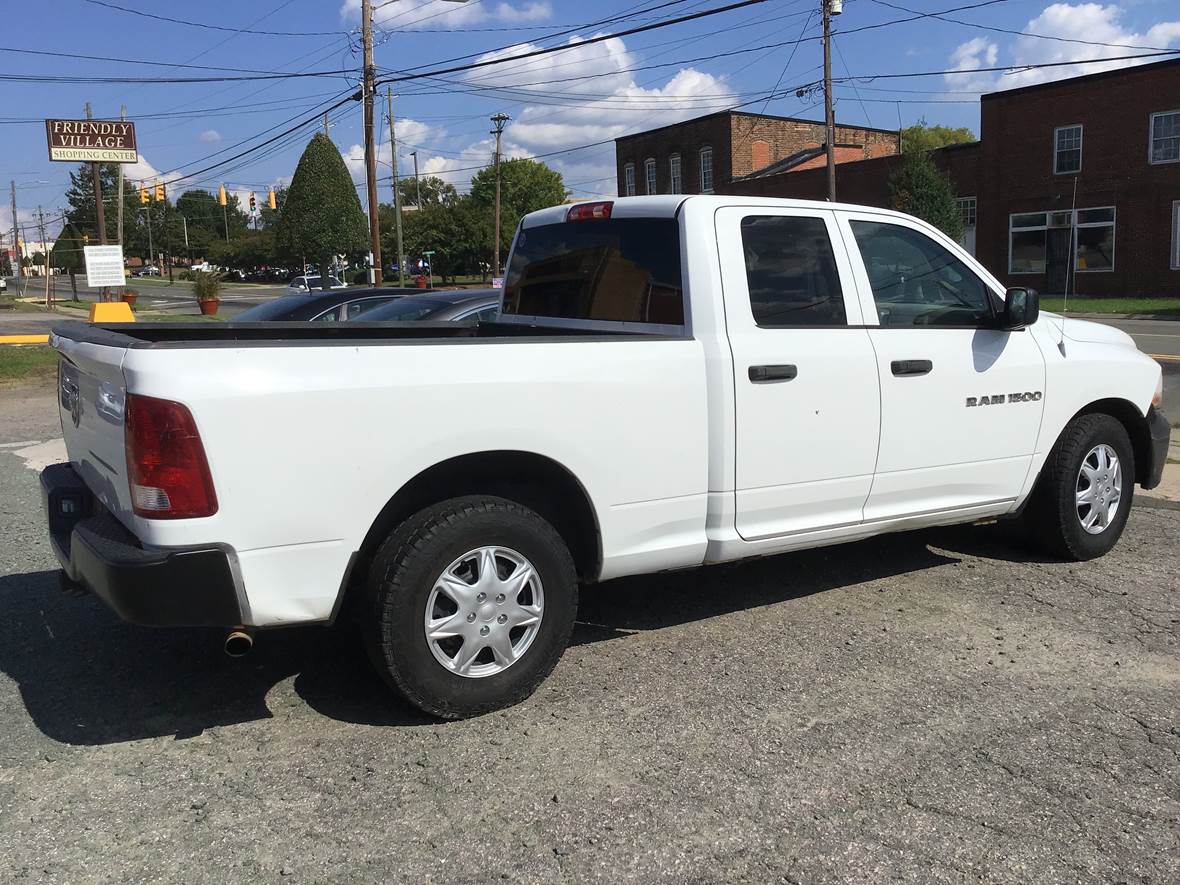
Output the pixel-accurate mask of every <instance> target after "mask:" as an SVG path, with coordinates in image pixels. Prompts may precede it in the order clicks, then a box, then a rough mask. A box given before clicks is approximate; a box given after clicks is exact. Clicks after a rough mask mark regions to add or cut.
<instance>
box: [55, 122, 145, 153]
mask: <svg viewBox="0 0 1180 885" xmlns="http://www.w3.org/2000/svg"><path fill="white" fill-rule="evenodd" d="M45 134H46V136H47V137H48V139H49V159H51V160H61V161H64V162H71V163H79V162H82V163H135V162H138V160H139V152H138V150H137V149H136V146H135V124H134V123H128V122H125V121H123V120H46V121H45Z"/></svg>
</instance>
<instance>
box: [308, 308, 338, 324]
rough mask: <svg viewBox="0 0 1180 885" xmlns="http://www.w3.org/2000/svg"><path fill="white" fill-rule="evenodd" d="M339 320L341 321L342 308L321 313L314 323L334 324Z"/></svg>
mask: <svg viewBox="0 0 1180 885" xmlns="http://www.w3.org/2000/svg"><path fill="white" fill-rule="evenodd" d="M338 319H340V308H339V307H333V308H332V309H331V310H329V311H326V312H324V313H321V314H320V315H319V316H318V317H316V318H315V320H313V322H317V323H334V322H336V321H337V320H338Z"/></svg>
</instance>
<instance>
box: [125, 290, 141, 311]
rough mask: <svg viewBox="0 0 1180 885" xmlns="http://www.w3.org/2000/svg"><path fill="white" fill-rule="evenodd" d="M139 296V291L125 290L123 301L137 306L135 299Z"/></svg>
mask: <svg viewBox="0 0 1180 885" xmlns="http://www.w3.org/2000/svg"><path fill="white" fill-rule="evenodd" d="M138 298H139V293H138V292H124V293H123V301H125V302H126V303H127V304H130V305H131V306H132V307H135V301H136V299H138Z"/></svg>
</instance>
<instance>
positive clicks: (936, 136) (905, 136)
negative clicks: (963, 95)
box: [901, 117, 976, 154]
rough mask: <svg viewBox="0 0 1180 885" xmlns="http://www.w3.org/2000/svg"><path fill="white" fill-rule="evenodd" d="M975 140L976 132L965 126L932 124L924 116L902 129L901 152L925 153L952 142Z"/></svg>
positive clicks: (962, 142) (968, 142) (960, 142)
mask: <svg viewBox="0 0 1180 885" xmlns="http://www.w3.org/2000/svg"><path fill="white" fill-rule="evenodd" d="M975 140H976V138H975V133H973V132H972V131H971V130H970V129H968V128H967V127H965V126H959V127H957V128H951V127H949V126H930V125H928V124H927V123H926V118H925V117H923V118H922V119H921V120H919V121H918V122H917V123H915V124H914V125H913V126H907V127H906V128H905V129H903V130H901V152H902V153H903V154H912V153H924V152H926V151H932V150H934V149H935V148H940V147H947V146H948V145H952V144H970V143H971V142H973V141H975Z"/></svg>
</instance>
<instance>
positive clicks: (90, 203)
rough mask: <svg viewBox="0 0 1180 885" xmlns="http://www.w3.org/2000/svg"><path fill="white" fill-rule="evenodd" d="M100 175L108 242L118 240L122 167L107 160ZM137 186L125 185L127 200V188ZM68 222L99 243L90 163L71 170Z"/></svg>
mask: <svg viewBox="0 0 1180 885" xmlns="http://www.w3.org/2000/svg"><path fill="white" fill-rule="evenodd" d="M98 169H99V178H100V180H101V181H102V208H103V221H104V222H105V223H106V234H107V242H108V243H117V242H118V239H117V232H118V224H119V221H118V212H119V208H118V207H119V166H118V164H116V163H103V164H101V165H100V166H99V167H98ZM128 190H134V188H128V187H124V199H125V200H126V197H127V191H128ZM66 204H67V206H68V208H67V209H66V212H65V216H66V221H68V222H69V223H70V224H72V225H74V226H75V227H76V228H77V229H78V230H80V231H83V232H85V233H88V234H90V236H91V237H92V238H93V239H94V241H95V242H96V243H97V242H98V218H97V213H96V212H95V208H94V176H93V174H92V173H91V171H90V164H89V163H83V164H81V165H80V166H79V167H78V169H77V171H75V172H71V173H70V186H69V188H67V189H66Z"/></svg>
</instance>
